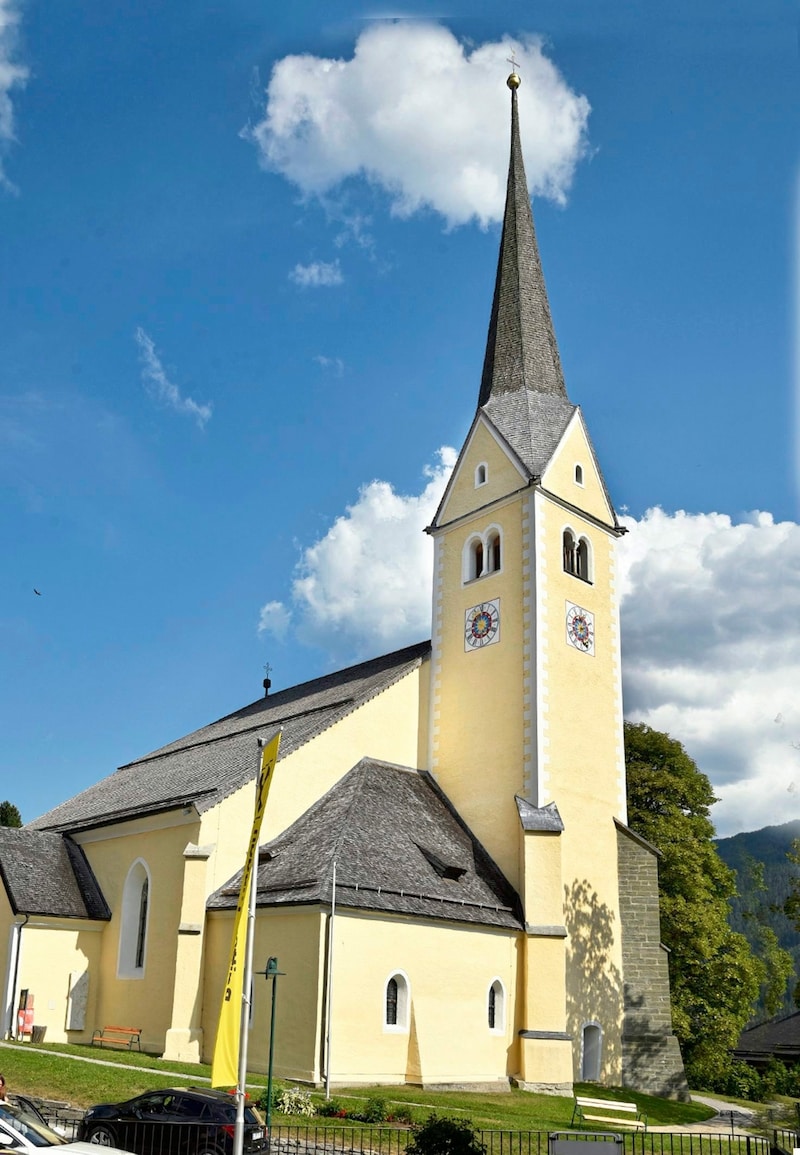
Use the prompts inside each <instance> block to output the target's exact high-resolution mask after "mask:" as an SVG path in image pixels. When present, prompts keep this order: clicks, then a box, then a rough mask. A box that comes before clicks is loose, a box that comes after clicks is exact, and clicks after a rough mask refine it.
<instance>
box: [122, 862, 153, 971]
mask: <svg viewBox="0 0 800 1155" xmlns="http://www.w3.org/2000/svg"><path fill="white" fill-rule="evenodd" d="M151 905H152V885H151V879H150V870H149V868H148V866H147V863H146V862H145V861H144V860H143V859H141V858H137V860H136V861H135V862H134V863H133V865H132V866H131V868H130V870H129V871H128V875H127V878H126V879H125V884H124V886H123V888H122V903H121V907H120V928H119V954H118V957H117V975H118V977H119V978H123V979H139V978H143V977H144V971H145V963H146V961H147V935H148V929H149V926H150V911H151Z"/></svg>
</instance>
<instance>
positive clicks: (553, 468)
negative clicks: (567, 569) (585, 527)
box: [542, 409, 617, 525]
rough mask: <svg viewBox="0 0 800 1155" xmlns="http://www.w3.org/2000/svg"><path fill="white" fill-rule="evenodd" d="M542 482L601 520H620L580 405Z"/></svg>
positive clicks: (615, 521)
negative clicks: (578, 476)
mask: <svg viewBox="0 0 800 1155" xmlns="http://www.w3.org/2000/svg"><path fill="white" fill-rule="evenodd" d="M576 469H579V470H580V472H581V481H580V482H578V481H576ZM542 485H543V486H544V488H545V489H547V490H549V491H550V492H551V493H553V494H555V495H556V496H557V497H560V498H561V499H562V500H563V501H567V502H569V504H570V505H574V506H577V508H578V509H581V510H583V511H584V512H586V513H588V514H589V515H590V516H591V517H594V518H596V519H597V520H598V521H601V522H604V523H605V524H607V525H608V524H611V525H616V524H617V518H616V514H615V512H614V507H613V506H612V504H611V499H610V498H609V495H608V491H607V489H606V485H605V481H604V479H603V475H602V472H601V470H600V466H599V463H598V461H597V457H596V455H595V452H594V447H593V445H592V443H591V441H590V440H589V435H588V432H587V430H586V425H585V422H584V419H583V414H582V412H581V411H580V409H576V411H575V414H574V416H573V418H572V420H571V421H570V423H569V425H568V427H567V429H566V430H565V432H564V434H563V436H562V438H561V440H560V442H559V444H558V448H557V449H556V451H555V453H554V454H553V456H552V458H551V459H550V461H549V463H548V465H547V467H546V468H545V470H544V473H543V474H542Z"/></svg>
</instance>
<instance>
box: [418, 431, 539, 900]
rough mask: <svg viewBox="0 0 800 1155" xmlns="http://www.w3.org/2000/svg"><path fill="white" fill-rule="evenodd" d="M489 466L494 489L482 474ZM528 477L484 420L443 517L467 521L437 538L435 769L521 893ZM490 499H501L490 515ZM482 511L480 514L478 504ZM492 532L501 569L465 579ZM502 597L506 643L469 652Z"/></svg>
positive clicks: (433, 709) (463, 459)
mask: <svg viewBox="0 0 800 1155" xmlns="http://www.w3.org/2000/svg"><path fill="white" fill-rule="evenodd" d="M482 462H485V463H486V464H487V465H488V480H487V483H486V485H484V486H480V487H477V488H476V486H475V469H476V467H477V466H478V465H479V464H480V463H482ZM520 483H521V478H520V475H519V472H518V471H517V469H516V468H515V467H514V466H513V465H512V464H511V463H510V461H509V458H508V457H507V455H506V453H505V452H504V451H503V450H502V449H501V448H500V447H499V446H498V444H497V442H496V441H495V439H494V438H493V437H492V436H491V435H490V434H489V433H488V431H487V430H486V428H485V427H484V426H483V425H482V424H479V425H478V426H477V427H476V429H475V432H474V435H473V438H472V440H471V442H470V443H469V445H468V447H467V449H466V451H465V453H464V455H463V457H462V461H461V467H460V471H459V474H458V476H457V477H456V479H455V481H454V483H453V486H452V489H451V492H450V495H449V499H448V501H447V503H446V505H445V507H444V509H443V512H442V518H443V519H445V520H446V519H449V518H450V517H451V516H453V515H454V514H457V515H458V516H459V517H460V520H459V521H458V523H457V525H455V526H453V527H452V528H451V529H450V530H447V529H445V530H444V531H438V532H437V535H436V554H435V558H436V560H435V570H436V572H435V576H434V581H435V583H436V596H435V599H434V669H433V672H432V679H433V685H432V758H431V764H432V769H433V772H434V774H435V776H436V778H437V780H438V781H439V783H440V785H441V786H442V789H443V790H444V791H445V793H446V794H447V796H448V797H449V798H450V799H451V801H452V802H453V804H454V806H455V807H456V809H457V810H458V812H459V814H460V815H461V817H462V818H463V819H464V821H465V822H466V823H467V825H468V826H470V827H471V829H472V830H473V831H474V832H475V833H476V834H477V836H478V838H480V840H481V842H482V843H483V844H484V846H485V847H486V849H487V850H488V851H489V853H490V854H491V855H492V857H493V858H494V859H495V861H496V862H497V863H498V865H499V866H500V868H501V869H502V871H503V872H504V874H505V875H506V876H507V877H508V878H509V879H510V880H511V882H512V883H513V884H514V885H516V886H517V887H519V884H520V878H519V846H518V842H519V818H518V814H517V809H516V805H515V803H514V795H515V794H518V793H523V792H524V788H525V781H524V748H525V741H526V738H527V735H526V733H525V729H524V725H523V722H524V719H523V710H524V700H523V693H524V689H525V685H524V676H525V661H526V654H525V637H524V616H523V615H524V603H523V561H524V557H523V545H524V543H523V531H522V510H521V502H520V499H519V498H518V497H511V498H510V499H505V495H506V494H508V493H513V492H515V491H516V490H518V489H519V487H520ZM487 499H489V500H494V501H495V504H493V505H492V506H491V507H490V508H488V509H483V506H484V505H485V503H486V501H487ZM470 503H471V504H472V507H473V508H474V507H475V506H479V507H480V510H479V512H477V513H476V514H474V515H473V516H467V514H466V511H467V510H468V509H469V507H470ZM490 527H497V528H498V529H499V530H500V533H501V550H502V556H501V568H500V571H499V572H496V573H490V574H486V575H484V576H483V577H479V578H476V579H474V580H472V581H467V582H466V583H465V582H464V580H463V578H464V561H463V559H464V548H465V545H466V543H467V542H468V541H469V539H470V537H471V536H472V535H473V534H475V533H479V534H484V533H486V532H487V531H488V530H489V528H490ZM497 599H499V600H500V613H501V618H500V640H499V641H498V642H496V643H494V644H492V645H487V646H484V647H483V648H482V649H479V650H470V651H469V652H467V651H465V647H464V623H465V614H466V611H467V610H469V609H470V608H472V607H473V606H476V605H478V604H480V603H481V602H486V601H490V600H491V601H496V600H497Z"/></svg>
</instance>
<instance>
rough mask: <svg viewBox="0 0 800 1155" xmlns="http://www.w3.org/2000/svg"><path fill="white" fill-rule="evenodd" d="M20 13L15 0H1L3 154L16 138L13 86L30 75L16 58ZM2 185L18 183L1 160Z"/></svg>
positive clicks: (0, 119)
mask: <svg viewBox="0 0 800 1155" xmlns="http://www.w3.org/2000/svg"><path fill="white" fill-rule="evenodd" d="M18 23H19V14H18V12H17V11H16V4H15V3H14V0H0V158H1V157H2V155H3V154H4V153H5V152H6V150H7V148H8V146H9V145H10V144H11V143H12V142H13V141H14V140H15V139H16V137H15V134H14V106H13V104H12V101H11V92H12V89H14V88H18V87H21V86H22V85H23V84H24V83H25V81H26V80H27V78H28V70H27V68H25V67H23V65H21V64H19V63H18V62H17V61H15V59H14V55H15V50H16V46H17V25H18ZM0 185H4V186H5V187H6V188H8V189H12V190H13V189H14V185H13V184H12V183H11V181H10V180H9V179H8V177H7V176H6V174H5V172H4V171H3V166H2V164H0Z"/></svg>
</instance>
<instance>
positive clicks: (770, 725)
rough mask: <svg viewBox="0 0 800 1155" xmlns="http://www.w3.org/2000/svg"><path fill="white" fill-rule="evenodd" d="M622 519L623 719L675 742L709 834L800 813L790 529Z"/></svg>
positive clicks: (698, 519)
mask: <svg viewBox="0 0 800 1155" xmlns="http://www.w3.org/2000/svg"><path fill="white" fill-rule="evenodd" d="M625 524H626V525H627V526H628V527H629V529H630V531H631V532H630V534H629V535H628V536H627V537H626V538H625V539H623V542H622V543H621V548H620V561H621V570H622V574H621V590H622V594H623V601H622V627H623V634H622V637H623V678H624V688H625V706H626V714H627V716H628V717H630V718H633V719H635V720H637V721H644V722H647V723H648V725H651V726H653V727H655V728H656V729H658V730H666V731H668V732H669V733H670V734H672V735H673V737H675V738H678V739H679V740H680V741H681V742H683V744H684V745H685V746H686V748H687V750H688V751H689V753H690V754H691V756H692V757H693V758H694V759H695V761H696V762H697V763H698V765H699V766H700V767H701V769H702V770H703V771H704V772H705V773H706V774H707V775H708V776H709V778H710V779H711V781H712V783H713V785H714V788H715V791H716V793H717V794H718V795H719V796H720V799H721V800H720V802H719V803H718V804H717V806H715V808H714V821H715V823H716V824H717V827H718V829H719V831H720V832H722V833H732V832H734V831H736V830H752V829H755V828H756V827H759V826H763V825H766V824H768V823H774V822H785V821H788V820H789V819H790V818H796V817H798V816H800V803H798V802H797V801H795V794H796V791H797V790H798V788H800V750H798V748H797V746H796V743H798V742H800V695H799V694H798V687H799V686H800V629H798V625H797V623H798V621H800V526H798V525H796V524H795V523H794V522H782V523H780V524H777V525H776V524H775V523H774V522H773V520H772V517H771V516H770V515H769V514H767V513H754V514H752V515H750V517H749V519H748V520H746V521H744V522H742V523H740V524H734V523H733V522H732V521H731V519H730V518H729V517H727V516H726V515H723V514H719V513H709V514H702V513H701V514H688V513H683V512H678V513H675V514H672V515H670V514H666V513H664V512H663V511H662V510H660V509H652V510H649V511H648V513H647V514H646V515H645V517H644V518H643V519H642V520H641V521H639V522H635V521H633V519H627V518H626V519H625ZM776 719H779V721H776Z"/></svg>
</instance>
